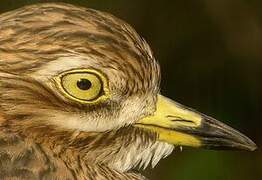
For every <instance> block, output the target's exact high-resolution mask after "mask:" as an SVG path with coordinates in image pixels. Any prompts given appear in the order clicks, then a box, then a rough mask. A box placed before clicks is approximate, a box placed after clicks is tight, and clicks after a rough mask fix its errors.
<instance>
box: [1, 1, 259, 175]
mask: <svg viewBox="0 0 262 180" xmlns="http://www.w3.org/2000/svg"><path fill="white" fill-rule="evenodd" d="M0 24H1V26H0V113H1V118H0V119H1V120H0V122H1V128H3V129H5V130H6V131H8V132H12V133H16V134H18V135H19V136H21V137H24V138H25V139H27V140H30V141H32V142H35V143H38V144H41V145H43V146H46V147H48V148H51V149H52V150H53V152H54V153H61V152H64V151H72V152H74V154H78V155H79V156H80V157H81V158H82V159H83V160H88V161H93V162H94V163H102V164H106V165H108V166H110V167H113V168H114V169H117V170H119V171H127V170H129V169H131V168H133V167H135V166H137V165H139V166H141V167H147V166H148V164H150V162H152V166H154V165H156V163H157V162H158V161H159V160H160V159H161V158H162V157H165V156H167V155H169V154H170V153H171V152H172V150H173V148H174V147H176V146H193V147H207V148H236V149H245V150H254V149H255V147H256V146H255V144H254V143H253V142H252V141H251V140H250V139H248V138H247V137H246V136H244V135H243V134H241V133H240V132H238V131H236V130H234V129H232V128H230V127H229V126H227V125H225V124H223V123H221V122H219V121H217V120H215V119H213V118H211V117H209V116H206V115H204V114H201V113H199V112H197V111H195V110H193V109H190V108H187V107H185V106H183V105H181V104H179V103H177V102H175V101H172V100H171V99H168V98H167V97H164V96H163V95H160V88H159V84H160V67H159V65H158V63H157V62H156V60H155V58H154V56H153V54H152V52H151V50H150V47H149V45H148V44H147V43H146V42H145V40H144V39H143V38H141V37H140V36H139V35H138V34H137V33H136V32H135V30H134V29H133V28H132V27H131V26H129V25H128V24H127V23H125V22H123V21H122V20H120V19H118V18H116V17H114V16H112V15H110V14H108V13H104V12H100V11H96V10H93V9H87V8H83V7H77V6H73V5H68V4H60V3H58V4H54V3H48V4H37V5H32V6H26V7H23V8H20V9H17V10H14V11H11V12H8V13H5V14H2V15H1V16H0Z"/></svg>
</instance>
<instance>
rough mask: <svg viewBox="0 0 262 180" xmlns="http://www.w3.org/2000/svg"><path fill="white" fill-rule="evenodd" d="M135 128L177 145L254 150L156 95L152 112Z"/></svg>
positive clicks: (219, 124)
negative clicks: (142, 129)
mask: <svg viewBox="0 0 262 180" xmlns="http://www.w3.org/2000/svg"><path fill="white" fill-rule="evenodd" d="M135 126H137V127H140V128H144V129H147V130H149V131H153V132H155V133H156V134H157V138H158V140H159V141H164V142H167V143H170V144H174V145H177V146H191V147H204V148H209V149H242V150H249V151H254V150H255V149H256V148H257V147H256V144H255V143H254V142H253V141H251V140H250V139H249V138H248V137H246V136H245V135H243V134H241V133H240V132H238V131H237V130H235V129H233V128H231V127H229V126H227V125H225V124H224V123H222V122H219V121H217V120H215V119H214V118H212V117H209V116H206V115H204V114H201V113H199V112H197V111H195V110H192V109H189V108H187V107H185V106H183V105H181V104H178V103H176V102H174V101H172V100H170V99H168V98H166V97H164V96H162V95H158V98H157V106H156V111H155V113H154V114H153V115H150V116H147V117H144V118H142V119H140V120H139V121H138V122H137V123H136V124H135Z"/></svg>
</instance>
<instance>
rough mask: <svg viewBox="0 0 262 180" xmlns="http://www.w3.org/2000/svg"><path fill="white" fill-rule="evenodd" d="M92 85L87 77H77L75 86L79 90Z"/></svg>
mask: <svg viewBox="0 0 262 180" xmlns="http://www.w3.org/2000/svg"><path fill="white" fill-rule="evenodd" d="M91 86H92V84H91V82H90V81H89V80H88V79H79V80H78V81H77V87H78V88H79V89H81V90H88V89H89V88H90V87H91Z"/></svg>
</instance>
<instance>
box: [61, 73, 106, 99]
mask: <svg viewBox="0 0 262 180" xmlns="http://www.w3.org/2000/svg"><path fill="white" fill-rule="evenodd" d="M56 82H57V84H58V87H60V90H61V91H62V92H63V93H64V94H65V95H66V96H67V97H69V98H71V99H74V100H77V101H80V102H82V103H92V102H94V101H98V100H101V98H103V99H105V98H106V97H107V96H108V88H107V83H106V78H105V77H104V76H103V75H102V74H100V73H99V72H97V71H95V70H72V71H69V72H65V73H62V74H60V75H59V77H58V78H57V79H56Z"/></svg>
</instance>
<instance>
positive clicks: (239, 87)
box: [0, 0, 262, 180]
mask: <svg viewBox="0 0 262 180" xmlns="http://www.w3.org/2000/svg"><path fill="white" fill-rule="evenodd" d="M51 1H52V0H51ZM35 2H47V1H44V0H42V1H41V0H1V1H0V12H6V11H8V10H11V9H15V8H18V7H21V6H22V5H25V4H32V3H35ZM63 2H70V3H73V4H78V5H83V6H86V7H90V8H95V9H98V10H103V11H107V12H111V13H112V14H114V15H116V16H118V17H120V18H122V19H124V20H125V21H127V22H128V23H130V24H131V25H132V26H134V27H135V29H136V30H137V31H138V32H139V33H140V34H141V35H142V36H144V37H145V39H146V40H147V41H148V43H149V44H150V45H151V47H152V49H153V51H154V53H155V56H156V58H157V60H158V61H159V63H160V64H161V68H162V93H163V94H164V95H166V96H168V97H170V98H173V99H175V100H176V101H178V102H180V103H183V104H185V105H187V106H190V107H193V108H195V109H197V110H198V111H201V112H204V113H206V114H208V115H211V116H213V117H216V118H217V119H219V120H221V121H223V122H226V123H227V124H230V125H231V126H233V127H234V128H237V129H239V130H240V131H241V132H243V133H245V134H246V135H248V136H249V137H250V138H251V139H253V140H254V141H255V142H256V143H257V145H258V147H262V118H261V116H262V108H261V106H262V11H261V9H262V1H261V0H186V1H182V0H172V1H171V0H161V1H152V0H132V1H131V0H65V1H63ZM0 26H1V24H0ZM143 174H145V175H146V176H147V177H149V178H150V179H152V180H158V179H162V180H166V179H167V180H169V179H179V180H191V179H202V180H253V179H256V180H260V179H262V151H261V149H260V148H259V149H258V150H257V151H255V152H237V151H211V150H209V151H208V150H198V149H189V148H184V150H183V152H180V151H179V150H176V151H175V152H174V153H173V154H172V155H171V156H169V157H168V158H166V159H164V160H162V161H161V162H160V163H159V164H158V165H157V167H156V168H154V169H150V168H149V169H147V170H146V172H145V173H144V172H143Z"/></svg>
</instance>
